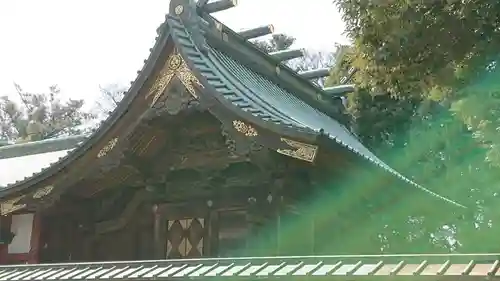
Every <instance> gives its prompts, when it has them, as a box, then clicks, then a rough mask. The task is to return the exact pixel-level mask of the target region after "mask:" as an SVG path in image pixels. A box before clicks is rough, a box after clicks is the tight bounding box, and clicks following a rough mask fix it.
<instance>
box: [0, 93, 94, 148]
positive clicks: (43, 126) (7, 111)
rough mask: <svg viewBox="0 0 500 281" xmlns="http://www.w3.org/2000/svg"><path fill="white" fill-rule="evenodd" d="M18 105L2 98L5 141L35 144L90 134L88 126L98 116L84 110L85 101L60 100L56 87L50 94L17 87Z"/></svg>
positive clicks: (0, 110) (1, 130) (0, 131)
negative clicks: (27, 90) (53, 138)
mask: <svg viewBox="0 0 500 281" xmlns="http://www.w3.org/2000/svg"><path fill="white" fill-rule="evenodd" d="M14 86H15V89H16V93H17V96H18V97H19V100H20V101H19V102H18V101H16V100H14V99H12V98H11V97H8V96H3V97H1V98H0V138H1V139H3V140H6V141H34V140H43V139H48V138H52V137H58V136H63V135H77V134H82V133H86V132H89V130H90V128H88V127H87V126H86V123H87V122H88V121H89V120H92V119H93V118H94V117H95V116H94V115H93V114H91V113H88V112H86V111H85V110H84V108H83V106H84V101H83V100H77V99H69V100H67V101H63V100H62V99H61V91H60V90H59V88H58V87H57V86H55V85H54V86H51V87H49V91H48V92H47V93H30V92H26V91H24V90H23V89H22V88H21V87H20V86H19V85H18V84H15V85H14Z"/></svg>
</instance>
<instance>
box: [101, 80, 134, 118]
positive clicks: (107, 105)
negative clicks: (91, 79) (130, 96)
mask: <svg viewBox="0 0 500 281" xmlns="http://www.w3.org/2000/svg"><path fill="white" fill-rule="evenodd" d="M99 90H100V95H99V98H98V100H97V102H96V111H97V113H96V114H97V116H98V117H99V119H102V118H106V117H107V116H109V114H110V113H111V112H113V110H115V108H116V107H117V106H118V104H119V103H120V101H121V100H122V99H123V97H124V95H125V92H126V91H127V88H126V87H125V86H123V85H120V84H109V85H105V86H99Z"/></svg>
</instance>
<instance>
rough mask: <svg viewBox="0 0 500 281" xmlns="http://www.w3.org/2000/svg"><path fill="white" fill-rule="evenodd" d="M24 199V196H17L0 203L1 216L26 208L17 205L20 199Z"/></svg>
mask: <svg viewBox="0 0 500 281" xmlns="http://www.w3.org/2000/svg"><path fill="white" fill-rule="evenodd" d="M23 198H24V195H21V196H18V197H16V198H13V199H9V200H7V201H4V202H2V203H0V214H1V215H2V216H5V215H8V214H10V213H12V212H15V211H18V210H21V209H23V208H25V207H26V204H17V203H18V202H19V201H20V200H21V199H23Z"/></svg>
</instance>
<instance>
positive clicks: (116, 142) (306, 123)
mask: <svg viewBox="0 0 500 281" xmlns="http://www.w3.org/2000/svg"><path fill="white" fill-rule="evenodd" d="M206 2H207V1H199V5H200V6H197V5H196V3H195V2H194V1H193V0H171V2H170V13H169V14H168V15H167V16H166V20H165V22H164V23H163V24H162V25H161V26H160V27H159V28H158V30H157V31H158V37H157V38H156V42H155V45H154V47H153V48H152V49H151V53H150V56H149V58H148V59H147V60H145V64H144V66H143V68H142V70H141V71H139V72H138V76H137V78H136V80H135V81H133V82H132V85H131V87H130V88H129V90H128V91H127V93H126V94H125V96H124V98H123V100H122V101H121V102H120V104H119V105H118V107H117V108H116V109H115V110H114V111H113V113H112V114H111V115H110V116H109V118H108V119H107V120H106V121H105V122H103V123H102V125H101V126H100V128H99V129H98V130H97V131H96V132H95V133H93V134H92V135H90V136H89V137H88V138H86V140H84V141H82V140H80V141H82V142H81V143H80V141H79V142H78V143H79V144H77V145H76V146H75V147H70V146H67V147H66V148H62V149H61V150H59V151H57V152H56V151H52V152H49V151H45V153H35V152H32V154H31V155H29V156H28V155H25V156H23V157H31V158H21V160H24V161H23V162H25V161H26V160H28V161H30V162H31V161H33V162H36V163H37V164H36V165H34V166H33V168H32V169H31V168H30V169H25V171H23V172H22V173H19V174H18V175H16V176H12V177H8V178H5V179H3V180H0V186H4V187H5V186H7V187H6V188H3V189H2V190H0V198H4V197H7V198H9V200H7V201H6V202H4V203H0V213H2V214H6V213H9V212H12V211H14V210H18V209H20V208H23V207H24V206H26V205H29V204H31V203H33V202H35V203H36V202H39V201H41V200H43V199H41V198H42V197H45V196H46V195H48V194H49V193H51V191H52V190H56V189H58V188H64V187H65V186H66V187H67V186H68V185H71V181H69V180H68V179H78V178H85V176H86V175H88V174H89V173H91V170H92V169H91V168H92V167H94V166H96V165H94V164H92V163H94V162H96V163H97V162H99V161H101V160H103V159H106V157H107V155H108V154H109V153H110V152H111V151H116V150H120V149H124V147H126V143H127V139H128V137H129V136H130V134H131V132H133V131H134V130H135V129H136V128H137V126H138V124H140V123H141V122H142V121H141V120H146V119H148V118H151V116H152V115H154V114H157V112H159V111H158V107H160V108H161V107H166V108H167V111H168V110H169V109H168V107H169V106H172V103H170V102H168V98H169V92H168V91H169V84H170V82H172V81H174V80H177V81H179V82H181V83H182V84H183V85H184V86H185V87H186V89H187V90H188V92H189V93H188V95H189V94H190V95H191V96H190V97H189V98H188V100H189V99H194V100H196V101H197V102H198V103H199V104H200V105H201V107H203V108H204V109H207V110H208V111H209V112H210V113H212V114H213V115H214V116H215V117H216V118H217V119H219V120H220V121H221V123H222V124H223V126H224V127H225V128H226V129H228V130H229V131H231V133H233V134H235V135H237V136H238V137H240V138H243V139H248V140H250V141H252V142H257V143H259V144H261V145H264V146H267V147H268V148H269V149H271V150H274V151H276V152H278V153H281V154H283V155H287V156H290V157H294V158H297V159H301V160H304V161H308V162H313V161H314V160H315V158H316V156H317V155H318V153H320V151H321V149H324V148H325V147H329V146H338V145H341V146H343V147H344V148H346V149H348V150H350V151H352V152H353V153H355V154H356V155H359V156H361V157H363V158H365V159H367V160H369V161H370V162H372V163H374V164H375V165H377V166H378V167H381V168H382V169H384V170H386V171H387V172H389V173H391V174H393V175H395V176H396V177H398V178H400V179H401V180H403V181H405V182H406V183H408V184H410V185H413V186H415V187H417V188H419V189H421V190H423V191H425V192H428V193H430V194H431V195H433V196H435V197H438V198H440V199H442V200H445V201H447V202H450V203H452V204H455V205H457V206H462V205H460V204H458V203H456V202H454V201H451V200H449V199H447V198H444V197H442V196H440V195H438V194H435V193H433V192H431V191H429V190H427V189H425V188H423V187H422V186H420V185H418V184H416V183H414V182H413V181H411V180H410V179H408V178H406V177H404V176H403V175H401V174H400V173H398V172H397V171H396V170H394V169H393V168H391V167H389V166H388V165H387V164H385V163H384V162H383V161H382V160H380V159H379V158H378V157H377V156H375V155H374V154H373V153H372V152H371V151H370V150H369V149H367V148H366V147H365V146H364V145H363V144H362V143H361V142H360V141H359V140H358V139H357V138H356V137H355V136H354V135H353V134H352V133H350V132H349V130H347V129H346V128H345V127H344V126H343V125H342V124H341V123H340V122H338V121H337V117H338V114H337V113H336V110H335V106H333V105H332V104H331V103H329V102H328V99H329V98H331V97H330V95H329V94H328V93H327V92H326V91H324V90H323V89H320V88H318V87H317V86H316V85H315V84H313V83H311V82H310V81H309V80H307V79H306V78H304V77H302V76H300V75H299V74H298V73H296V72H294V71H292V70H291V69H290V68H288V67H287V66H285V65H284V64H283V63H281V61H279V60H278V59H276V58H275V57H272V56H271V55H269V54H266V53H263V52H262V51H260V50H258V49H257V48H256V47H255V46H254V45H253V44H252V43H251V42H249V41H248V40H247V38H243V37H242V36H241V35H239V34H237V33H236V32H234V31H232V30H231V29H229V28H228V27H226V26H225V25H223V24H222V23H220V22H218V21H217V20H216V19H215V18H213V17H212V16H210V15H209V14H208V13H207V11H208V10H209V9H208V6H202V4H206ZM223 2H224V3H226V4H227V3H232V2H234V1H222V0H221V1H219V2H215V3H212V4H214V5H212V6H211V7H212V8H213V7H215V6H221V5H220V4H221V3H222V4H224V3H223ZM209 5H210V4H209ZM182 99H186V97H182V98H181V100H182ZM173 104H174V106H175V103H173ZM48 142H49V143H50V141H48ZM42 144H44V143H43V142H42ZM33 146H37V144H26V145H25V147H24V148H22V145H19V147H16V146H7V147H0V151H1V149H5V151H9V150H10V151H15V150H19V151H20V150H23V149H24V150H25V151H29V150H30V148H29V147H33ZM45 146H47V147H48V146H50V145H47V143H46V142H45ZM21 148H22V149H21ZM35 150H36V149H35ZM65 154H66V155H65ZM12 155H14V154H12ZM64 155H65V156H64ZM36 157H38V158H36ZM60 157H62V158H60ZM38 159H41V160H40V161H35V160H38ZM21 160H14V159H4V160H0V161H9V162H5V163H6V164H4V165H8V166H9V167H11V164H12V163H14V162H16V161H21ZM9 163H10V164H9ZM51 163H52V164H51ZM13 165H14V164H12V166H13ZM9 171H10V169H9ZM62 171H63V172H62ZM62 174H64V176H61V175H62Z"/></svg>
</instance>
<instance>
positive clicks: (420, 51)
mask: <svg viewBox="0 0 500 281" xmlns="http://www.w3.org/2000/svg"><path fill="white" fill-rule="evenodd" d="M336 3H337V5H338V7H339V9H340V10H341V12H342V14H343V18H344V21H345V23H346V26H347V30H346V31H347V34H348V35H349V37H350V38H351V39H352V41H353V42H354V44H353V46H351V47H350V48H347V58H346V59H345V62H344V63H343V64H344V65H342V63H340V64H339V63H337V65H338V66H339V67H338V68H337V67H336V68H334V69H333V71H332V77H330V79H329V82H330V83H335V82H338V81H339V80H340V79H341V77H344V76H345V72H346V69H347V68H346V65H348V66H350V67H355V68H356V69H357V70H358V71H357V72H356V73H355V75H354V77H353V80H354V81H355V82H356V84H357V85H358V89H357V91H356V93H353V94H351V95H349V104H348V111H349V113H350V114H352V115H353V117H354V122H355V125H356V126H354V127H355V128H356V131H357V133H358V135H360V137H361V138H362V139H363V140H364V141H365V143H369V144H370V146H372V147H374V148H376V150H378V151H384V152H385V153H379V155H381V156H383V157H382V158H384V160H385V161H386V162H388V163H390V164H392V166H395V167H398V168H399V170H400V171H401V172H403V173H404V174H406V175H410V176H412V177H413V178H414V179H415V180H416V181H417V182H420V183H423V184H425V185H426V187H428V188H430V189H432V190H434V191H436V192H438V193H441V194H445V195H447V196H451V197H452V198H454V199H455V200H457V201H459V202H462V203H464V204H466V205H468V207H469V209H468V210H467V212H465V213H464V212H458V211H456V210H455V211H452V210H448V211H443V209H442V206H436V205H428V204H426V201H425V199H422V201H418V200H416V199H415V198H412V199H411V200H404V199H401V203H400V205H401V206H404V208H402V209H400V210H398V211H397V212H394V211H392V212H389V211H387V212H384V213H381V214H379V215H377V217H376V218H375V219H374V225H375V226H374V229H376V231H374V232H373V233H374V235H378V237H383V239H381V241H383V243H382V245H383V247H381V249H383V250H381V251H384V252H387V251H389V252H408V251H410V250H409V249H412V248H413V249H414V248H415V245H418V247H417V248H422V249H434V250H438V249H439V248H440V247H445V250H461V251H467V250H468V251H491V250H496V249H493V248H491V247H492V245H495V243H496V242H495V240H496V238H495V237H498V234H499V231H500V229H499V228H498V227H499V226H497V224H498V217H499V215H500V210H498V208H495V205H496V203H495V201H496V197H497V196H498V194H499V191H500V190H499V187H500V186H499V185H498V184H497V182H498V177H497V176H496V174H497V173H498V172H497V171H496V170H495V169H496V168H494V167H492V166H491V165H489V163H491V164H494V165H497V164H496V163H500V157H498V156H497V155H500V150H498V147H499V146H498V144H500V143H499V141H500V136H499V135H498V130H497V129H496V128H498V127H500V124H499V123H498V121H497V120H500V118H499V117H500V115H499V114H500V112H498V109H497V108H498V106H497V105H499V104H500V103H499V101H500V100H499V97H500V95H499V94H498V91H497V90H496V89H497V88H498V83H496V81H497V80H498V74H500V73H498V70H497V68H496V61H497V59H498V52H497V51H496V48H497V46H498V43H500V37H499V36H498V35H499V34H498V33H499V32H500V29H499V25H500V23H499V21H498V19H499V16H500V12H499V11H500V10H499V9H498V8H499V7H500V3H499V2H497V1H474V0H470V1H461V2H460V1H402V0H395V1H391V2H387V1H386V2H383V4H384V5H380V4H382V2H375V1H350V0H337V1H336ZM344 52H346V49H345V48H344ZM388 148H390V150H389V149H388ZM391 151H392V152H391ZM497 151H499V152H497ZM390 155H397V157H391V156H390ZM485 157H486V160H488V163H487V162H485V161H484V160H485ZM374 200H375V198H374ZM410 204H412V205H414V206H413V207H412V208H413V209H410V208H409V207H408V205H410ZM419 206H420V207H419ZM383 218H390V220H389V219H383ZM415 237H420V238H421V239H420V240H418V241H420V242H415V241H417V240H415ZM436 247H437V248H436Z"/></svg>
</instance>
